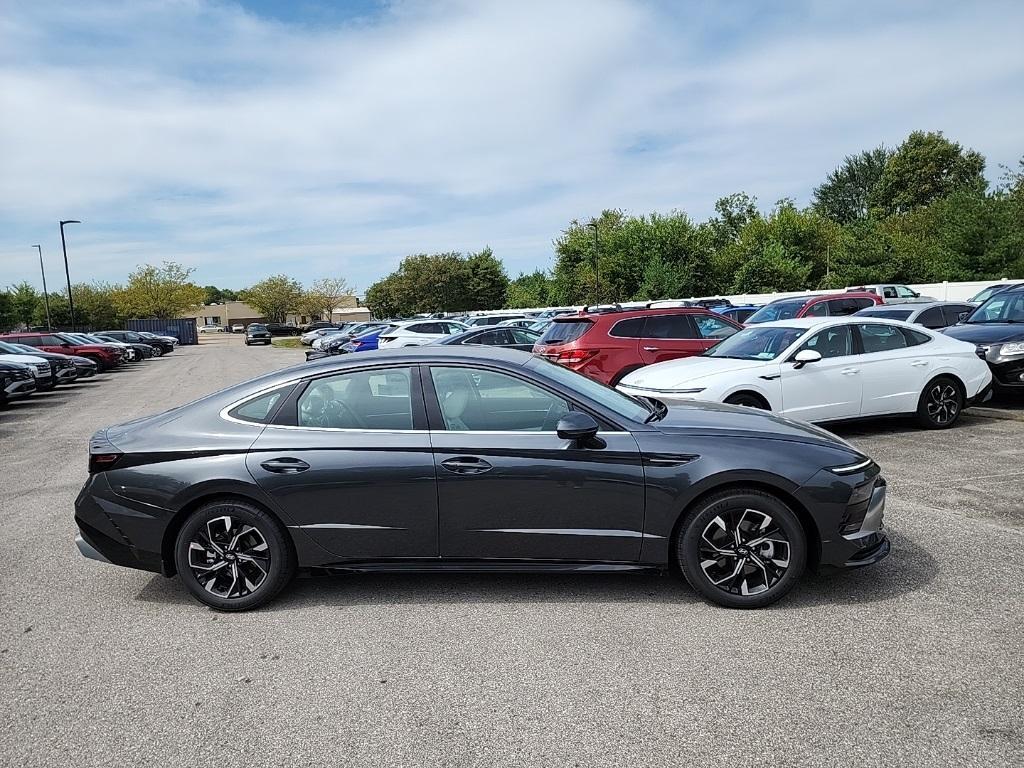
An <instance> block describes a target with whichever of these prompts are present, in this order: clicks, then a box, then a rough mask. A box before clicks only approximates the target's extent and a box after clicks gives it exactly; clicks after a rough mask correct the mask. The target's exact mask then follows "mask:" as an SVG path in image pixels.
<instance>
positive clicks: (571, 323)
mask: <svg viewBox="0 0 1024 768" xmlns="http://www.w3.org/2000/svg"><path fill="white" fill-rule="evenodd" d="M593 325H594V324H593V323H592V322H591V321H590V320H565V321H559V320H555V322H553V323H552V324H551V325H549V326H548V329H547V330H546V331H544V335H543V336H541V337H540V341H539V342H537V343H538V344H568V343H569V342H570V341H576V339H578V338H579V337H580V336H582V335H583V334H584V333H586V332H587V331H589V330H590V329H591V328H592V327H593Z"/></svg>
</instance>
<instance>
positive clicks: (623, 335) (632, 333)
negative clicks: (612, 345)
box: [608, 317, 647, 339]
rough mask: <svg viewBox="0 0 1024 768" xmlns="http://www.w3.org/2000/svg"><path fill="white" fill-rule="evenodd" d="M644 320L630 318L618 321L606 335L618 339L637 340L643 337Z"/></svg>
mask: <svg viewBox="0 0 1024 768" xmlns="http://www.w3.org/2000/svg"><path fill="white" fill-rule="evenodd" d="M646 319H647V318H645V317H631V318H629V319H627V320H619V322H617V323H616V324H615V325H613V326H612V329H611V330H610V331H608V335H609V336H614V337H616V338H619V339H639V338H640V337H641V336H643V335H644V321H645V320H646Z"/></svg>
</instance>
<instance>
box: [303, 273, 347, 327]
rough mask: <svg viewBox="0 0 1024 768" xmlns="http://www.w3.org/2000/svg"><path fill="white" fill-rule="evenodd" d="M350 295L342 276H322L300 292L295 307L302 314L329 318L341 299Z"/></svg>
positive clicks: (323, 318)
mask: <svg viewBox="0 0 1024 768" xmlns="http://www.w3.org/2000/svg"><path fill="white" fill-rule="evenodd" d="M351 295H352V289H351V288H349V286H348V281H346V280H345V279H344V278H342V277H322V278H320V279H319V280H315V281H314V282H313V284H312V285H310V286H309V287H308V288H306V289H305V290H304V291H303V292H302V297H301V298H300V299H299V302H298V304H297V309H298V311H299V312H301V313H302V314H304V315H309V316H310V317H314V318H318V319H320V320H330V319H331V315H332V314H333V312H334V310H335V309H337V308H338V306H339V304H340V303H341V301H342V299H344V298H345V297H346V296H351Z"/></svg>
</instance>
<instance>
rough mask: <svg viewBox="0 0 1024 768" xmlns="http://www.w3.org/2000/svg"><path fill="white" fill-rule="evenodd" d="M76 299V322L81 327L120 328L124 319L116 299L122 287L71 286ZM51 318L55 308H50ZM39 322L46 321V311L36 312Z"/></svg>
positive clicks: (98, 284)
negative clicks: (118, 309)
mask: <svg viewBox="0 0 1024 768" xmlns="http://www.w3.org/2000/svg"><path fill="white" fill-rule="evenodd" d="M71 290H72V291H73V292H74V293H73V295H74V297H75V320H76V322H77V323H78V325H80V326H84V327H88V328H93V329H95V330H104V329H108V328H119V327H120V326H121V323H122V322H123V320H124V318H122V317H121V316H120V315H119V314H118V312H117V306H116V304H115V301H114V297H115V296H116V295H117V293H118V292H119V291H120V290H121V287H120V286H116V285H111V284H110V283H91V284H89V283H76V284H75V285H73V286H71ZM50 312H51V317H52V313H53V307H51V308H50ZM36 316H37V321H38V322H39V323H43V322H45V320H46V311H45V309H41V310H37V311H36Z"/></svg>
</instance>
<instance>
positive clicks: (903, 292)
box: [896, 285, 917, 299]
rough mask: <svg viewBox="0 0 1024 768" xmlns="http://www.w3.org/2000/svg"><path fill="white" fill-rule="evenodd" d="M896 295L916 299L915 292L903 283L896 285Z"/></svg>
mask: <svg viewBox="0 0 1024 768" xmlns="http://www.w3.org/2000/svg"><path fill="white" fill-rule="evenodd" d="M896 295H897V296H899V297H900V298H901V299H916V298H917V294H916V293H914V292H913V291H912V290H910V289H909V288H907V287H906V286H903V285H898V286H896Z"/></svg>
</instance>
